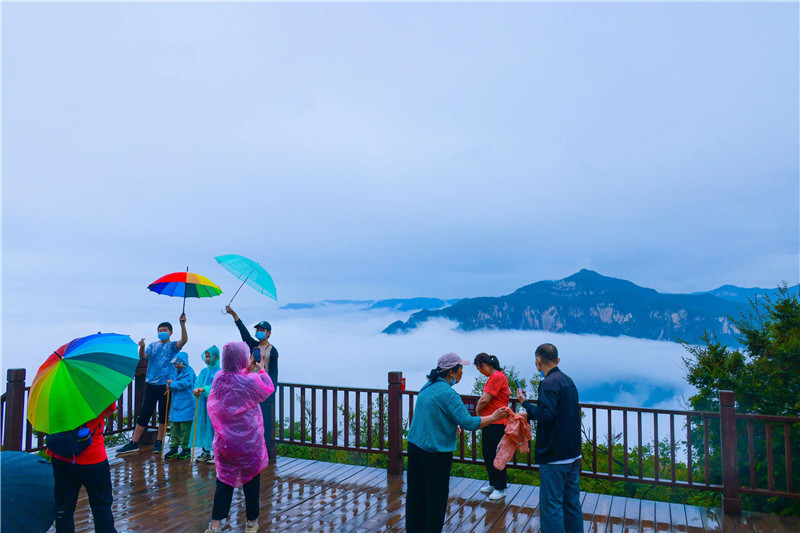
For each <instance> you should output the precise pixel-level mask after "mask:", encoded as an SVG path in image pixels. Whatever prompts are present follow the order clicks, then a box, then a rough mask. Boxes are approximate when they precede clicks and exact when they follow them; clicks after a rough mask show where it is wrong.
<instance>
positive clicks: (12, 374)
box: [3, 368, 25, 452]
mask: <svg viewBox="0 0 800 533" xmlns="http://www.w3.org/2000/svg"><path fill="white" fill-rule="evenodd" d="M7 375H8V379H7V383H6V415H5V420H4V427H3V449H4V450H6V451H17V452H19V451H22V430H23V428H24V427H25V417H24V416H23V413H24V412H25V369H24V368H9V369H8V374H7Z"/></svg>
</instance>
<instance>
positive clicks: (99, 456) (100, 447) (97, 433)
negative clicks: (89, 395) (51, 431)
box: [47, 402, 117, 465]
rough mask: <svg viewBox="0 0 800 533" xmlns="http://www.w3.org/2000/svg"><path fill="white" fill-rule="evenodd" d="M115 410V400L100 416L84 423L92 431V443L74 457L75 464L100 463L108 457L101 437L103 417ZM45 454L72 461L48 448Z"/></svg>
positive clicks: (103, 424) (103, 425) (103, 426)
mask: <svg viewBox="0 0 800 533" xmlns="http://www.w3.org/2000/svg"><path fill="white" fill-rule="evenodd" d="M116 410H117V402H114V403H112V404H111V405H109V406H108V407H107V408H106V410H105V411H103V412H102V413H100V416H98V417H97V418H95V419H93V420H90V421H88V422H87V423H86V427H88V428H89V431H91V432H92V443H91V444H90V445H89V447H88V448H86V449H85V450H83V452H82V453H81V454H80V455H79V456H77V457H76V458H75V464H76V465H93V464H96V463H102V462H103V461H105V460H106V459H108V455H107V454H106V443H105V439H104V438H103V429H104V428H105V418H106V417H107V416H108V415H110V414H111V413H113V412H114V411H116ZM47 455H49V456H51V457H54V458H56V459H60V460H62V461H66V462H68V463H71V462H72V459H67V458H66V457H61V456H60V455H56V454H54V453H53V452H51V451H50V450H49V449H48V450H47Z"/></svg>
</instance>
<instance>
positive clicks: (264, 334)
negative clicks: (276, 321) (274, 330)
mask: <svg viewBox="0 0 800 533" xmlns="http://www.w3.org/2000/svg"><path fill="white" fill-rule="evenodd" d="M266 338H267V332H266V331H256V339H258V340H260V341H263V340H264V339H266Z"/></svg>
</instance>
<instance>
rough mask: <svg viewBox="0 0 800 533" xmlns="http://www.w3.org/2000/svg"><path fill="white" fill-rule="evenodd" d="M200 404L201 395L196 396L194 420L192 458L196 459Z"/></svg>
mask: <svg viewBox="0 0 800 533" xmlns="http://www.w3.org/2000/svg"><path fill="white" fill-rule="evenodd" d="M198 405H200V396H195V397H194V420H192V459H194V443H195V441H196V440H197V406H198Z"/></svg>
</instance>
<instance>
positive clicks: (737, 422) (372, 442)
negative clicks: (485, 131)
mask: <svg viewBox="0 0 800 533" xmlns="http://www.w3.org/2000/svg"><path fill="white" fill-rule="evenodd" d="M145 370H146V363H143V364H142V365H140V366H139V368H137V371H136V377H135V378H134V381H133V382H132V383H131V385H130V386H129V387H128V388H127V389H126V391H125V392H124V393H123V394H122V395H121V396H120V398H119V400H118V402H119V403H118V410H117V412H116V413H114V414H113V415H112V416H110V417H109V419H108V420H107V423H106V429H105V434H106V435H113V434H115V433H120V432H124V431H130V430H132V429H133V427H134V425H135V421H136V415H137V414H138V408H139V406H140V405H141V399H142V396H143V391H144V374H145ZM28 390H29V388H28V387H26V386H25V371H24V370H19V369H11V370H9V371H8V382H7V386H6V393H5V394H3V396H2V397H1V398H0V407H1V408H0V441H2V443H3V449H5V450H26V451H37V450H40V449H42V448H43V439H42V435H40V434H37V433H36V432H34V431H33V429H32V428H31V427H30V424H29V423H28V422H27V421H26V420H25V407H26V405H27V394H28ZM275 394H276V418H277V424H276V426H277V427H276V439H275V440H276V442H277V443H279V444H286V445H297V446H310V447H316V448H325V449H332V450H343V451H349V452H359V453H365V454H377V455H385V456H386V457H387V470H388V472H389V473H391V474H401V473H402V472H403V457H404V456H406V451H405V440H404V436H405V435H406V434H407V432H408V428H409V426H410V424H411V421H412V420H413V418H414V404H415V401H416V398H417V395H418V394H419V393H418V392H415V391H406V390H403V378H402V373H400V372H390V373H389V382H388V387H387V388H386V389H367V388H352V387H331V386H324V385H306V384H298V383H279V384H278V385H277V390H276V393H275ZM462 399H463V401H464V403H465V405H467V406H468V408H473V409H474V405H475V404H476V402H477V397H475V396H462ZM734 400H735V398H734V396H733V393H732V392H730V391H720V406H721V408H720V412H718V413H715V412H697V411H678V410H664V409H647V408H636V407H622V406H614V405H600V404H591V403H582V404H580V407H581V410H582V413H583V440H584V447H583V466H582V475H583V476H584V477H589V478H596V479H603V480H608V481H616V482H630V483H641V484H647V485H660V486H667V487H673V488H681V489H691V490H703V491H715V492H721V493H722V505H723V510H724V511H725V512H726V513H730V514H738V513H740V512H741V495H742V494H754V495H761V496H767V497H783V498H794V499H800V490H799V489H800V487H799V486H800V482H798V479H800V469H798V466H797V465H796V463H797V462H798V461H797V460H796V459H795V461H793V460H792V458H793V456H794V457H795V458H796V457H797V456H798V455H800V418H798V417H785V416H769V415H755V414H745V413H737V412H736V411H735V408H734V403H735V402H734ZM511 407H512V409H515V410H516V409H518V406H517V402H516V400H512V402H511ZM745 435H746V438H745ZM534 436H535V433H534ZM479 441H480V439H479V438H478V434H477V432H472V431H465V432H462V433H461V435H460V437H459V438H458V441H457V449H456V451H455V454H454V458H453V460H454V461H455V462H459V463H465V464H475V465H483V458H482V457H481V454H480V453H479V447H480V442H479ZM532 447H533V446H532ZM740 458H742V461H740V460H739V459H740ZM745 458H746V460H745ZM509 467H510V468H516V469H521V470H537V469H538V466H537V465H536V464H535V457H534V453H533V451H531V452H529V453H527V454H522V453H517V454H516V455H515V456H514V458H513V460H512V461H511V462H510V463H509Z"/></svg>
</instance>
